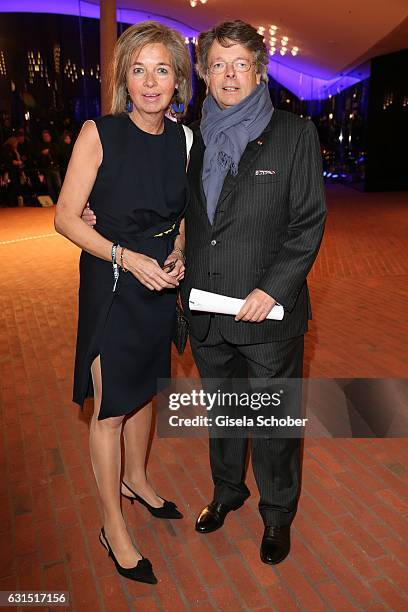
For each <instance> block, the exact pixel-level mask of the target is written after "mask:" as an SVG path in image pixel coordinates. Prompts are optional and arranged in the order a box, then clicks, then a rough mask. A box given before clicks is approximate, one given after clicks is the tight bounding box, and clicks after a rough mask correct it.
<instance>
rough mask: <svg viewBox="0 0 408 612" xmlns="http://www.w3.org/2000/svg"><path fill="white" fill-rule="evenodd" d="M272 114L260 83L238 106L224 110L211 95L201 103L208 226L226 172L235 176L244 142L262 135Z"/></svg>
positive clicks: (245, 144)
mask: <svg viewBox="0 0 408 612" xmlns="http://www.w3.org/2000/svg"><path fill="white" fill-rule="evenodd" d="M272 113H273V105H272V101H271V97H270V95H269V90H268V87H267V85H266V84H265V83H260V85H258V86H257V87H256V88H255V89H254V91H253V92H252V93H251V94H250V95H249V96H247V97H246V98H244V100H242V101H241V102H239V104H236V105H235V106H231V107H230V108H226V109H224V110H222V109H221V108H220V107H219V106H218V104H217V103H216V101H215V100H214V98H213V97H212V95H211V94H209V95H208V96H207V97H206V99H205V100H204V104H203V116H202V119H201V126H200V130H201V134H202V136H203V140H204V144H205V146H206V149H205V153H204V160H203V173H202V178H203V189H204V193H205V197H206V199H207V215H208V219H209V221H210V223H211V225H212V224H213V220H214V215H215V210H216V208H217V204H218V199H219V197H220V193H221V189H222V186H223V183H224V180H225V177H226V176H227V174H228V171H229V170H231V174H232V175H233V176H235V175H236V174H237V173H238V164H239V161H240V159H241V156H242V154H243V152H244V151H245V149H246V146H247V144H248V142H250V141H251V140H255V139H256V138H258V136H259V135H260V134H262V132H263V131H264V129H265V128H266V126H267V125H268V123H269V121H270V120H271V117H272Z"/></svg>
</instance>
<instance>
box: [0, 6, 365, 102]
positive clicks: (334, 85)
mask: <svg viewBox="0 0 408 612" xmlns="http://www.w3.org/2000/svg"><path fill="white" fill-rule="evenodd" d="M0 13H50V14H59V15H73V16H79V15H80V16H82V17H91V18H93V19H99V5H98V4H93V3H91V2H85V1H82V0H79V1H78V0H58V2H55V1H52V0H0ZM117 18H118V21H119V22H121V23H138V22H140V21H146V20H147V19H154V20H157V21H160V22H161V23H164V24H165V25H168V26H170V27H172V28H175V29H176V30H178V31H179V32H181V33H182V34H183V36H188V37H189V38H193V37H195V36H197V34H198V32H197V30H195V29H193V28H191V27H190V26H188V25H187V24H185V23H181V22H180V21H177V20H176V19H171V18H170V17H167V16H164V15H155V14H152V13H148V12H146V11H136V10H130V9H121V8H119V9H118V10H117ZM269 74H270V75H271V76H272V77H273V78H274V79H275V80H276V81H277V82H278V83H280V84H281V85H283V86H284V87H286V88H287V89H288V90H289V91H291V92H292V93H293V94H295V95H296V96H297V97H298V98H300V99H301V100H324V99H326V98H328V97H329V95H333V96H334V95H336V94H337V93H339V92H340V91H342V90H343V89H346V88H347V87H351V86H352V85H355V84H356V83H358V82H359V81H362V80H363V79H366V78H367V77H369V76H370V75H369V71H368V70H367V69H366V70H364V71H363V72H362V73H361V74H359V75H358V77H357V76H351V75H350V76H348V75H339V76H338V77H336V78H333V79H322V78H320V77H317V76H313V66H305V72H300V71H299V70H295V69H293V68H290V67H289V66H286V65H284V64H283V63H282V61H277V60H274V59H271V60H270V62H269Z"/></svg>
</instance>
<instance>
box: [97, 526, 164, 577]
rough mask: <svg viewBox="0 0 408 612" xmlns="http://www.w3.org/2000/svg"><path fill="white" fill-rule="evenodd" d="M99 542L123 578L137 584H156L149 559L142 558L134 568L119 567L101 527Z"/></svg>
mask: <svg viewBox="0 0 408 612" xmlns="http://www.w3.org/2000/svg"><path fill="white" fill-rule="evenodd" d="M99 541H100V543H101V544H102V546H103V547H104V548H106V550H107V551H108V557H112V559H113V562H114V564H115V567H116V570H117V571H118V573H119V574H120V575H121V576H124V578H129V580H136V581H137V582H146V583H147V584H157V578H156V576H155V575H154V573H153V569H152V564H151V563H150V561H149V559H147V558H146V557H142V558H141V559H140V560H139V561H138V562H137V565H136V566H135V567H122V566H121V565H119V563H118V561H117V559H116V557H115V555H114V554H113V550H112V549H111V547H110V545H109V542H108V539H107V537H106V535H105V529H104V528H103V527H102V529H101V533H100V534H99Z"/></svg>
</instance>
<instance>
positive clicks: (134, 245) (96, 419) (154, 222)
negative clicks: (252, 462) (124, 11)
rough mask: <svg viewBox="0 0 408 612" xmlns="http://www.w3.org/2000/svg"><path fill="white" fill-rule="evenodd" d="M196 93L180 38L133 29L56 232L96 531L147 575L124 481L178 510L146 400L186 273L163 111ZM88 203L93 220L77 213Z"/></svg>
mask: <svg viewBox="0 0 408 612" xmlns="http://www.w3.org/2000/svg"><path fill="white" fill-rule="evenodd" d="M190 98H191V61H190V56H189V52H188V49H187V47H186V45H185V44H184V40H183V38H182V37H181V36H180V35H179V34H178V33H177V32H176V31H174V30H172V29H170V28H167V27H165V26H163V25H161V24H159V23H155V22H144V23H140V24H138V25H135V26H132V27H130V28H128V29H127V30H126V31H125V32H124V33H123V34H122V35H121V37H120V38H119V39H118V41H117V43H116V47H115V54H114V67H113V100H112V114H111V115H107V116H105V117H100V118H99V119H96V120H95V121H86V122H85V123H84V125H83V127H82V130H81V132H80V135H79V136H78V139H77V141H76V143H75V146H74V150H73V153H72V157H71V160H70V163H69V166H68V170H67V174H66V178H65V181H64V185H63V187H62V191H61V195H60V198H59V201H58V205H57V209H56V218H55V227H56V229H57V231H58V232H60V233H61V234H63V235H64V236H66V237H67V238H69V239H70V240H71V241H72V242H74V243H75V244H77V245H78V246H80V247H81V248H82V249H83V251H82V254H81V260H80V275H81V281H80V290H79V322H78V338H77V352H76V360H75V376H74V401H75V402H77V403H78V404H80V405H82V404H83V401H84V399H85V397H87V396H89V395H92V394H93V395H94V414H93V418H92V422H91V426H90V451H91V459H92V465H93V469H94V473H95V478H96V482H97V485H98V489H99V493H100V497H101V500H102V506H103V511H104V526H103V528H102V530H101V533H100V541H101V543H102V545H103V546H105V548H106V549H107V550H108V553H109V555H110V556H111V557H112V559H113V561H114V563H115V566H116V569H117V571H118V572H119V573H120V574H121V575H123V576H125V577H127V578H130V579H132V580H138V581H141V582H149V583H155V582H157V580H156V577H155V576H154V573H153V570H152V567H151V564H150V561H148V559H145V558H144V557H142V555H141V554H140V553H139V552H138V551H137V550H136V548H135V547H134V546H133V544H132V540H131V537H130V535H129V532H128V530H127V528H126V524H125V521H124V518H123V516H122V513H121V508H120V491H121V493H122V495H124V496H125V497H128V498H129V499H130V500H131V501H132V503H133V501H134V500H137V501H139V502H140V503H142V504H143V505H144V506H146V507H147V509H148V510H149V511H150V512H151V513H152V514H153V515H154V516H156V517H158V518H182V514H181V513H180V512H179V511H178V510H177V508H176V505H175V504H174V503H173V502H168V501H166V500H163V499H162V498H161V497H159V496H158V495H157V494H156V492H155V491H154V489H153V488H152V486H151V484H150V483H149V481H148V479H147V477H146V472H145V460H146V449H147V444H148V437H149V432H150V424H151V409H152V407H151V398H152V396H153V395H154V394H155V392H156V386H157V379H158V378H166V377H167V378H168V377H170V350H171V348H170V347H171V338H172V334H173V330H174V325H175V303H176V287H177V286H178V284H179V281H180V280H181V279H182V278H183V275H184V254H183V248H184V228H183V222H182V221H181V219H182V217H183V213H184V209H185V206H186V194H187V187H186V176H185V163H186V142H185V137H184V132H183V129H182V127H181V126H180V125H178V124H177V123H174V122H173V121H171V120H169V119H168V118H167V117H165V114H166V113H167V112H168V111H169V108H170V107H171V104H172V103H173V104H174V106H173V108H174V109H176V110H177V111H182V106H183V105H184V108H185V107H187V104H188V102H189V100H190ZM125 110H127V111H128V112H124V111H125ZM88 201H89V203H90V206H91V207H92V209H93V210H94V211H95V213H96V214H97V224H96V225H95V228H94V229H92V228H91V227H90V226H88V225H86V224H85V223H84V222H83V221H82V220H81V213H82V211H83V208H84V206H85V204H86V202H88ZM122 427H123V437H124V446H125V453H124V456H125V465H124V470H123V481H122V483H121V482H120V474H121V448H120V437H121V430H122Z"/></svg>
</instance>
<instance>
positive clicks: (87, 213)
mask: <svg viewBox="0 0 408 612" xmlns="http://www.w3.org/2000/svg"><path fill="white" fill-rule="evenodd" d="M81 217H82V221H84V222H85V223H86V224H87V225H90V226H91V227H93V226H94V225H95V224H96V216H95V213H94V211H93V210H91V209H90V208H89V204H87V205H86V206H85V208H84V210H83V212H82V215H81Z"/></svg>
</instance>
